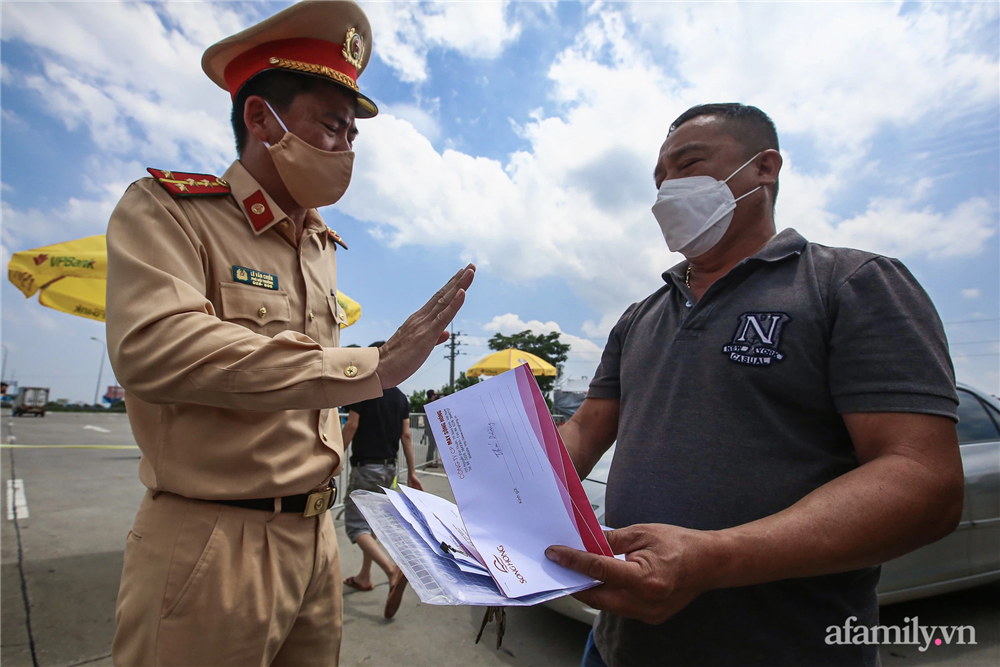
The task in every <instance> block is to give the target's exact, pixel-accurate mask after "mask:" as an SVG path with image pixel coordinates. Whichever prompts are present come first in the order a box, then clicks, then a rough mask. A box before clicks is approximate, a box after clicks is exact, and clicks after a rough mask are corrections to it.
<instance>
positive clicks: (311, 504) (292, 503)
mask: <svg viewBox="0 0 1000 667" xmlns="http://www.w3.org/2000/svg"><path fill="white" fill-rule="evenodd" d="M274 501H275V499H274V498H254V499H252V500H213V501H212V502H215V503H219V504H220V505H229V506H230V507H242V508H243V509H248V510H260V511H262V512H273V511H274ZM336 502H337V482H336V480H330V484H329V486H327V487H326V488H324V489H320V490H318V491H313V492H312V493H299V494H296V495H294V496H282V497H281V511H282V513H284V512H297V513H299V514H302V515H303V516H316V515H317V514H322V513H323V512H325V511H327V510H328V509H330V508H331V507H333V505H334V503H336Z"/></svg>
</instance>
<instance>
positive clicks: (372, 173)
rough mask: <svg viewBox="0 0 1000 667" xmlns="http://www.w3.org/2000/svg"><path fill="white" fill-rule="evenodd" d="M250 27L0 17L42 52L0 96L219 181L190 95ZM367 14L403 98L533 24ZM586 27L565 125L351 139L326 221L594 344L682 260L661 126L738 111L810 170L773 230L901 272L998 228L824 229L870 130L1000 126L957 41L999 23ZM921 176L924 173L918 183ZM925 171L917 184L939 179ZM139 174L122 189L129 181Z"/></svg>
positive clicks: (200, 102) (486, 7)
mask: <svg viewBox="0 0 1000 667" xmlns="http://www.w3.org/2000/svg"><path fill="white" fill-rule="evenodd" d="M248 7H254V5H252V4H250V5H245V4H239V5H236V4H233V5H226V4H219V5H213V11H212V12H208V13H206V12H205V11H204V6H203V5H198V4H188V3H166V4H160V5H138V4H101V3H93V4H90V3H88V4H69V5H67V4H54V5H45V4H20V3H5V4H4V6H3V19H4V22H3V39H4V40H19V41H22V42H24V43H27V44H29V45H32V46H35V47H37V54H38V56H39V58H40V66H39V67H36V68H30V67H27V68H24V69H16V70H11V69H10V68H9V66H8V64H7V63H5V64H4V71H3V78H4V82H5V83H6V84H8V85H16V86H21V87H24V88H26V89H29V90H32V91H34V92H35V94H36V95H37V96H38V98H39V99H41V100H42V101H43V104H44V105H45V109H46V110H47V111H48V112H49V113H50V114H52V115H54V116H57V117H58V118H61V119H62V120H63V122H65V123H66V125H67V126H68V127H83V128H86V130H87V131H88V132H89V133H90V136H91V137H92V138H93V140H94V141H95V143H97V145H98V146H99V147H100V151H101V155H102V156H103V159H102V161H101V163H102V164H105V165H109V168H110V169H112V170H114V169H123V170H131V169H132V166H133V165H132V162H131V161H132V160H135V159H142V160H155V161H156V162H157V163H158V165H157V166H170V165H169V163H170V162H173V161H176V162H177V163H180V161H181V160H183V163H184V165H185V166H186V168H189V169H192V170H194V169H196V168H200V169H203V170H205V171H211V170H213V169H222V168H224V167H225V165H226V164H228V162H229V160H230V159H231V156H232V152H233V150H232V146H231V139H230V131H229V128H228V124H227V118H228V113H229V106H230V105H229V99H228V96H227V95H226V94H225V93H224V92H222V91H220V90H219V89H217V88H216V87H215V86H214V85H213V84H212V83H211V82H209V81H208V80H207V79H206V78H205V77H204V75H203V74H202V73H201V71H200V56H201V52H202V50H203V49H204V48H205V47H206V46H207V45H208V44H210V43H211V42H213V41H215V40H216V39H218V38H220V37H222V36H224V35H226V34H231V33H232V32H235V31H236V30H238V29H240V28H242V27H245V26H246V25H248V24H249V23H251V22H252V21H253V20H255V19H256V18H258V17H257V16H249V15H246V14H243V13H241V12H246V11H248V10H247V8H248ZM540 10H541V11H542V12H543V13H545V12H548V13H551V11H552V8H551V6H545V7H541V8H540ZM250 11H253V10H250ZM366 11H367V12H368V13H369V16H370V18H371V20H372V23H373V27H374V31H375V54H376V56H377V57H379V58H381V59H383V61H385V62H386V63H387V64H388V65H389V66H390V67H392V68H393V70H394V71H395V72H397V75H398V77H399V78H400V79H401V80H402V81H404V82H410V83H422V82H426V81H429V80H430V79H431V78H432V75H433V73H432V72H430V71H429V70H428V61H427V56H428V53H429V52H430V51H431V50H432V49H446V50H453V51H455V52H457V53H459V54H461V55H463V56H466V57H470V58H495V57H497V56H499V55H500V54H502V53H503V52H504V49H505V48H507V46H509V45H510V44H512V43H513V42H514V40H516V39H517V37H518V36H519V34H520V25H521V22H522V20H523V21H524V22H525V23H527V20H528V19H527V18H524V17H525V16H526V15H525V14H522V12H523V11H528V10H522V8H521V7H520V6H515V7H513V8H510V7H508V6H507V4H506V3H445V4H402V3H374V4H369V5H366ZM586 11H587V23H586V26H585V28H584V29H583V30H582V31H581V32H580V34H579V35H578V37H577V39H576V42H575V43H574V44H573V45H572V46H571V47H569V48H567V49H565V50H564V51H563V52H562V53H560V54H559V56H558V57H557V58H556V59H555V61H554V62H552V63H551V64H548V63H542V64H541V67H545V66H548V70H547V72H548V79H549V84H550V90H549V93H550V98H551V100H550V101H551V102H552V103H553V104H554V105H555V111H553V112H548V113H547V112H544V111H536V112H534V113H533V114H532V115H531V116H530V117H528V118H515V119H513V121H512V122H513V123H514V124H515V126H516V127H517V130H518V132H519V134H520V136H521V137H522V138H523V139H524V140H525V141H526V143H527V148H525V149H524V150H522V151H518V152H516V153H514V154H512V155H510V156H508V157H507V158H505V159H503V160H496V159H487V158H483V157H477V156H474V155H469V154H466V153H463V152H461V151H458V150H454V149H446V150H443V151H440V152H439V151H437V150H435V148H434V146H433V145H432V144H431V142H430V141H429V139H433V140H436V139H437V138H438V136H437V135H438V133H439V132H440V127H439V125H438V123H437V119H436V112H435V111H434V110H431V111H428V110H427V109H426V108H425V107H424V106H422V105H420V104H419V103H417V104H413V105H406V104H400V105H390V106H389V107H388V110H389V111H390V113H384V114H382V115H380V116H379V117H378V118H376V119H374V120H372V121H368V122H366V123H365V125H364V127H363V128H362V129H363V131H362V133H361V135H360V137H359V140H358V142H357V145H356V150H357V153H358V156H357V163H356V172H355V177H354V181H353V185H352V187H351V190H350V191H349V192H348V195H347V197H345V199H344V201H343V203H342V204H341V205H340V209H341V210H342V211H344V212H346V213H348V214H350V215H352V216H355V217H356V218H358V219H361V220H364V221H368V222H370V223H371V225H372V227H371V228H372V230H373V233H375V234H376V235H377V236H379V237H380V238H384V239H386V240H387V241H388V242H389V243H391V244H394V245H397V246H399V245H407V244H427V245H435V246H440V245H442V244H445V243H447V244H453V245H454V247H455V248H456V250H457V251H458V253H459V254H461V255H462V256H463V258H467V259H471V260H474V261H476V262H477V263H478V264H480V265H481V267H482V268H484V269H486V270H488V271H493V272H496V273H499V274H502V275H504V276H505V277H506V278H508V279H510V280H514V281H529V280H533V279H537V278H540V277H545V276H553V275H558V276H561V277H563V278H564V279H565V280H566V281H567V282H568V283H569V284H570V285H571V286H572V287H573V288H574V289H575V290H576V292H577V293H578V295H579V296H580V297H581V298H582V299H583V300H585V301H586V302H587V303H588V304H590V305H592V306H593V307H594V308H595V309H596V311H597V312H598V313H599V316H600V317H599V319H598V321H596V322H593V321H591V322H587V323H585V325H584V327H583V332H584V333H585V334H586V335H587V336H591V337H595V338H597V337H602V336H603V335H605V334H606V333H607V331H608V330H609V329H610V327H611V326H612V325H613V324H614V322H615V321H616V319H617V317H618V316H619V315H620V313H621V312H622V310H623V309H624V307H625V306H626V305H627V304H628V303H630V302H632V301H635V300H637V299H639V298H642V297H643V296H645V295H646V294H648V293H649V292H650V291H652V290H653V289H655V288H656V287H657V286H658V285H659V284H660V278H659V274H660V272H662V271H663V270H664V269H665V268H666V267H667V266H669V265H670V264H671V263H673V262H674V261H676V260H678V259H679V257H678V256H676V255H671V254H670V253H669V252H668V251H667V249H666V247H665V245H664V243H663V240H662V238H661V236H660V233H659V230H658V229H657V227H656V224H655V222H654V220H653V218H652V215H651V214H650V212H649V206H650V205H651V203H652V200H653V197H654V194H655V193H654V190H653V185H652V178H651V172H652V168H653V165H654V162H655V159H656V153H657V149H658V147H659V144H660V142H661V141H662V139H663V136H664V134H665V132H666V129H667V125H668V124H669V122H670V120H672V119H673V118H674V117H676V116H677V115H678V114H679V113H680V112H681V111H682V110H683V109H685V108H687V107H688V106H690V105H692V104H696V103H701V102H705V101H711V100H731V99H739V100H743V101H746V102H749V103H753V104H756V105H758V106H760V107H761V108H763V109H764V110H765V111H767V112H768V113H770V114H771V115H772V117H773V118H774V119H775V121H776V123H777V125H778V128H779V131H780V132H782V133H786V135H792V134H794V135H796V136H798V137H802V138H805V139H806V143H808V142H812V144H814V146H815V148H816V150H817V152H818V153H819V154H820V155H821V156H822V158H821V159H820V160H819V163H818V165H816V166H815V167H814V168H813V169H812V170H810V171H805V170H803V169H802V168H801V167H800V163H799V160H798V156H796V155H793V154H789V153H788V152H787V151H786V154H785V157H786V163H785V168H784V169H783V171H782V193H781V198H780V200H779V203H778V224H779V227H783V226H786V225H788V224H794V225H795V226H796V227H797V228H798V229H800V230H801V231H802V232H803V233H804V234H805V235H806V236H807V237H809V238H811V239H812V240H814V241H818V242H822V243H828V244H839V245H849V246H856V247H862V248H865V249H870V250H877V251H880V252H885V253H887V254H891V255H897V256H902V257H904V258H906V257H915V256H926V257H931V258H935V257H959V256H967V255H970V254H974V253H976V252H978V251H979V250H980V249H981V248H982V246H983V241H984V240H985V239H987V238H989V237H991V236H992V235H993V234H995V233H996V215H997V211H996V205H995V203H993V202H992V201H987V200H986V199H981V198H973V199H970V200H968V201H966V202H964V203H959V204H957V205H955V206H954V207H953V208H951V210H949V211H942V210H938V209H936V208H934V207H931V206H927V205H926V201H923V202H921V204H920V205H919V206H917V207H916V208H915V207H914V204H913V203H912V202H910V203H908V202H906V201H904V200H903V199H901V198H898V197H887V196H883V197H876V198H873V199H872V200H871V201H870V202H867V205H864V206H862V209H863V210H862V211H861V212H860V213H858V214H856V215H855V214H850V215H838V213H837V210H838V200H837V197H838V196H839V194H840V193H841V192H842V191H843V188H844V187H845V185H846V184H848V183H850V182H852V179H857V178H858V175H859V174H868V175H869V176H871V175H873V174H877V171H878V168H879V167H878V163H877V160H876V159H874V157H873V156H872V154H871V145H872V142H873V137H874V136H875V134H876V132H877V131H878V130H879V129H880V128H883V127H886V126H892V127H895V128H899V129H903V130H907V129H914V128H918V127H919V126H921V124H923V123H926V122H928V121H929V120H933V121H934V122H937V123H945V122H947V120H948V119H951V118H954V117H956V116H958V115H960V114H963V113H968V112H969V111H970V110H972V109H975V108H979V107H984V106H988V105H995V104H996V99H997V97H998V81H997V57H996V54H995V53H993V52H985V53H980V52H978V51H976V50H975V46H974V44H973V43H972V41H973V40H971V39H970V36H971V35H974V34H975V33H976V31H978V30H980V26H982V25H986V24H988V25H995V24H996V20H997V7H996V6H995V5H993V4H988V3H980V4H974V3H959V4H956V3H936V4H934V3H932V4H928V5H919V6H914V7H913V8H912V9H910V8H908V9H907V11H905V12H904V11H902V6H901V5H900V4H898V3H897V4H884V3H881V4H871V3H857V4H845V3H834V4H816V3H801V4H787V3H786V4H735V5H734V4H731V3H726V4H712V3H696V4H678V3H637V4H630V5H617V4H616V5H603V4H596V5H592V6H591V7H589V8H588V9H587V10H586ZM768 35H781V38H780V39H772V38H770V37H767V36H768ZM125 55H127V59H126V60H123V56H125ZM19 67H23V66H19ZM991 131H992V130H991ZM990 136H993V137H995V134H993V135H990ZM445 145H449V144H448V141H447V138H445ZM935 155H936V153H935V152H934V151H928V156H929V157H928V159H927V161H926V162H928V163H929V162H930V161H933V159H934V156H935ZM924 162H925V161H921V162H920V164H919V165H914V167H913V168H914V169H916V170H918V171H919V169H923V168H927V169H929V168H930V167H929V166H928V165H926V164H924ZM116 165H117V166H116ZM866 170H867V171H866ZM142 175H143V173H142V172H141V171H137V172H136V173H132V172H131V171H130V172H129V176H128V179H131V178H136V177H140V176H142ZM125 182H127V180H125ZM912 182H914V183H915V184H916V185H915V186H914V188H913V191H912V195H913V196H914V198H915V199H919V198H920V197H924V196H925V195H926V194H927V193H928V192H929V191H930V189H931V187H932V185H933V180H932V179H931V177H930V174H929V173H915V174H914V177H913V178H912ZM120 192H121V189H118V191H117V193H115V194H116V197H117V196H118V195H120ZM116 197H115V198H116ZM109 201H112V199H111V195H110V194H108V193H106V192H104V191H102V192H100V193H99V194H97V195H95V198H94V201H93V202H89V203H85V202H80V201H77V200H73V201H70V202H67V203H66V204H65V205H64V206H63V207H62V208H57V210H55V211H52V212H44V213H45V214H44V215H41V214H39V217H42V218H44V219H47V220H52V219H56V220H61V221H65V222H66V224H70V225H79V226H80V227H81V228H83V227H89V226H90V225H91V223H89V222H87V221H88V220H91V221H93V220H96V219H97V216H99V215H100V216H104V217H103V220H106V219H107V217H106V209H107V206H108V202H109ZM36 213H37V212H26V213H18V212H16V211H13V212H12V211H9V210H8V209H5V210H4V215H5V222H6V223H8V224H9V221H10V220H15V221H18V220H20V221H21V223H23V224H29V223H30V221H31V220H32V218H33V217H34V215H35V214H36ZM8 215H11V216H14V217H13V218H9V219H8ZM18 215H20V216H21V217H20V218H18V217H17V216H18ZM5 226H7V225H5ZM5 233H6V232H5Z"/></svg>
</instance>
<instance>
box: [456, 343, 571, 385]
mask: <svg viewBox="0 0 1000 667" xmlns="http://www.w3.org/2000/svg"><path fill="white" fill-rule="evenodd" d="M522 364H528V367H529V368H531V372H532V373H534V374H535V375H550V376H555V375H557V374H558V372H559V371H558V370H556V367H555V366H553V365H552V364H550V363H549V362H547V361H545V360H544V359H542V358H541V357H537V356H535V355H533V354H531V353H530V352H525V351H523V350H519V349H517V348H516V347H508V348H507V349H506V350H501V351H499V352H494V353H493V354H489V355H487V356H485V357H483V358H482V359H480V360H479V361H477V362H476V363H475V365H473V366H472V368H470V369H469V370H468V372H467V373H466V375H467V376H468V377H470V378H474V377H479V376H480V375H500V374H501V373H506V372H507V371H509V370H511V369H513V368H517V367H518V366H520V365H522Z"/></svg>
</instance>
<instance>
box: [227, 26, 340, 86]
mask: <svg viewBox="0 0 1000 667" xmlns="http://www.w3.org/2000/svg"><path fill="white" fill-rule="evenodd" d="M343 49H344V46H343V45H342V44H334V43H333V42H328V41H326V40H324V39H311V38H296V39H282V40H278V41H275V42H267V43H265V44H261V45H259V46H255V47H254V48H252V49H250V50H249V51H246V52H244V53H241V54H240V55H239V56H237V57H236V58H234V59H233V61H232V62H231V63H229V65H227V66H226V70H225V72H223V75H222V76H223V78H225V80H226V88H228V89H229V94H230V96H232V98H233V100H234V101H235V99H236V94H237V93H238V92H239V90H240V88H241V87H242V86H243V84H244V83H246V82H247V81H248V80H249V79H250V77H252V76H253V75H255V74H258V73H259V72H263V71H264V70H268V69H284V70H288V71H292V72H306V73H309V74H317V75H319V76H325V77H326V78H328V79H331V80H332V81H336V82H337V83H339V84H341V85H344V86H347V87H348V88H350V89H351V90H353V91H355V92H358V70H357V68H356V67H355V66H354V65H352V64H351V63H349V62H347V59H346V58H344V54H343Z"/></svg>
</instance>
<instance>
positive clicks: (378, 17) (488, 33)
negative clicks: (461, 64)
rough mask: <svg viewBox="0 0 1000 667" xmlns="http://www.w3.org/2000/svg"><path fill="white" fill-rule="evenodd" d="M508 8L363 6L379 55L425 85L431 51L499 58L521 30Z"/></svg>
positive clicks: (454, 4) (411, 80) (492, 4)
mask: <svg viewBox="0 0 1000 667" xmlns="http://www.w3.org/2000/svg"><path fill="white" fill-rule="evenodd" d="M509 4H510V3H508V2H469V3H463V2H448V3H416V2H414V3H403V2H366V3H363V7H364V9H365V13H366V14H367V15H368V18H369V20H370V21H371V24H372V35H373V41H374V42H375V49H374V52H373V53H374V55H375V57H377V58H379V59H380V60H382V62H384V63H385V64H387V65H389V66H390V67H391V68H393V69H394V70H395V71H396V73H397V74H398V76H399V78H400V80H402V81H404V82H407V83H423V82H424V81H427V79H428V77H429V76H430V73H429V72H428V69H427V54H428V52H429V51H430V50H431V49H432V48H441V49H451V50H454V51H457V52H458V53H460V54H462V55H463V56H466V57H471V58H496V57H497V56H499V55H500V54H501V53H502V52H503V50H504V48H506V46H507V45H508V44H510V43H511V42H512V41H514V40H515V39H517V36H518V35H519V34H520V32H521V28H520V24H519V23H517V22H516V21H515V22H511V20H510V17H509V16H508V15H509V14H510V12H508V5H509Z"/></svg>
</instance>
